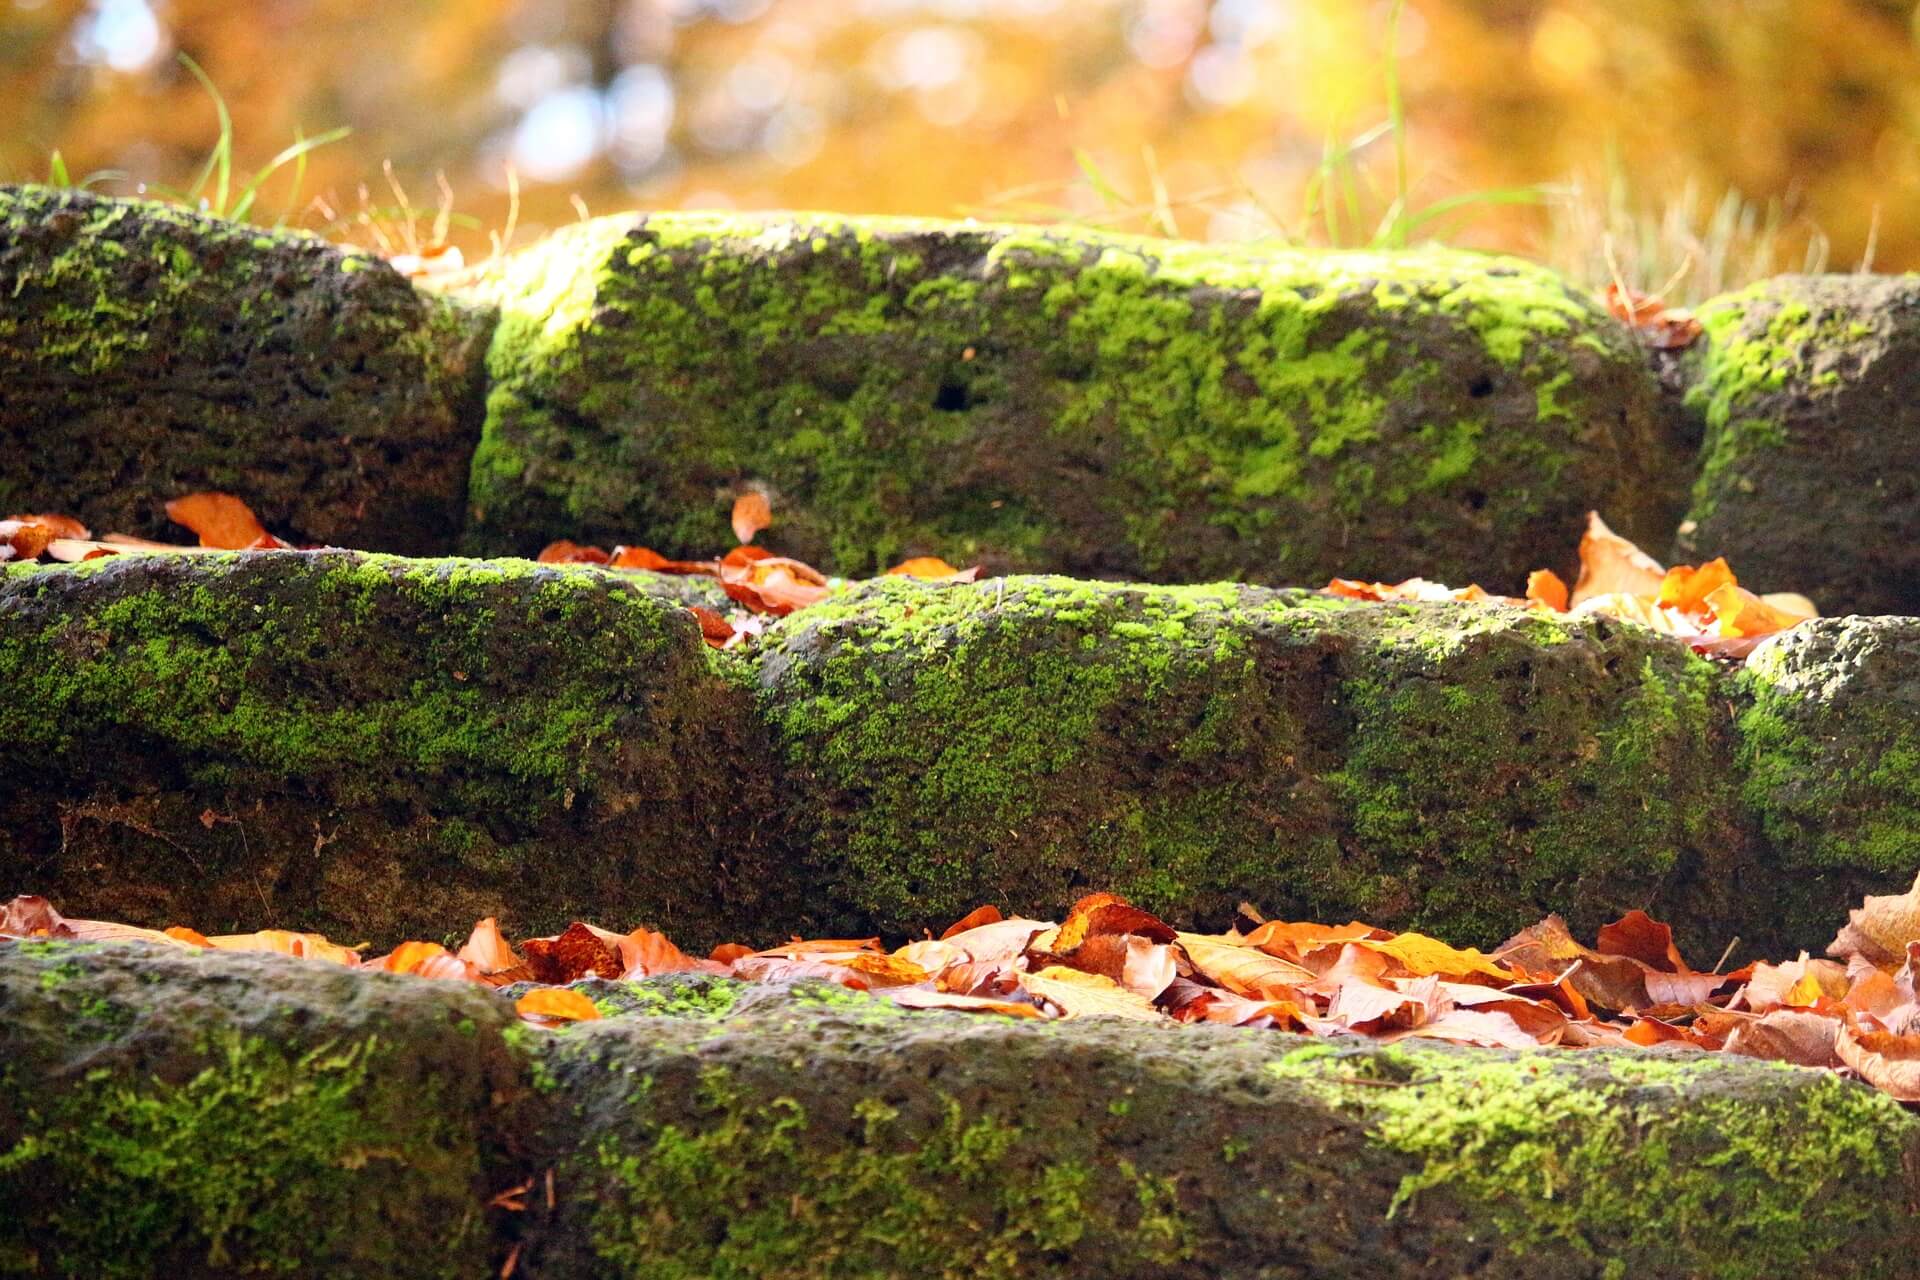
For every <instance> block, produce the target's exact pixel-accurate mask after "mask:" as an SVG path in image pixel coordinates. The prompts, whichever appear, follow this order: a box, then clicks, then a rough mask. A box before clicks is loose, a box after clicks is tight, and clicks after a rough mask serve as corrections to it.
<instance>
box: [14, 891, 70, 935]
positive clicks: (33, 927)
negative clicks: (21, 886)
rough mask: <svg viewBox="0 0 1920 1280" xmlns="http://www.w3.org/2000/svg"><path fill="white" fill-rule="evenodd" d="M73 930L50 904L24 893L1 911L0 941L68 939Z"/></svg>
mask: <svg viewBox="0 0 1920 1280" xmlns="http://www.w3.org/2000/svg"><path fill="white" fill-rule="evenodd" d="M72 936H73V929H72V927H71V926H69V925H68V924H67V921H66V918H65V917H64V916H62V915H61V914H60V913H59V912H58V911H55V910H54V909H53V904H52V903H51V902H48V901H47V900H46V899H45V898H42V897H40V896H39V895H37V894H31V893H24V894H21V895H20V896H19V897H17V898H15V899H13V900H12V901H11V902H9V903H7V905H6V906H5V907H0V938H71V937H72Z"/></svg>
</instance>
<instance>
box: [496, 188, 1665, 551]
mask: <svg viewBox="0 0 1920 1280" xmlns="http://www.w3.org/2000/svg"><path fill="white" fill-rule="evenodd" d="M479 296H481V297H483V298H484V299H486V300H487V301H488V302H493V303H498V304H499V305H500V306H501V308H502V317H501V323H500V326H499V328H498V330H497V331H496V336H495V339H494V343H493V347H492V352H491V355H490V357H489V366H490V374H491V383H490V392H489V399H488V405H487V423H486V428H485V432H484V435H483V438H482V441H481V444H480V449H479V452H478V454H477V455H476V457H475V460H474V471H473V481H472V489H471V498H472V523H471V527H470V530H469V545H470V546H471V547H474V548H476V549H482V550H489V551H499V550H509V551H516V552H520V553H529V552H531V551H532V550H533V549H534V548H536V547H537V546H538V545H539V544H540V543H541V542H542V541H543V540H544V539H546V538H549V537H553V536H559V535H565V536H568V537H581V538H586V539H591V540H600V541H608V540H622V541H633V542H641V543H645V544H647V545H649V546H653V547H654V548H656V549H658V550H661V551H664V552H668V553H686V554H711V553H712V552H713V550H714V549H715V548H716V547H722V546H725V545H727V532H726V525H725V520H726V513H727V510H728V505H729V503H730V501H731V499H732V497H733V495H734V494H735V493H737V492H738V491H739V490H740V489H742V488H743V487H747V486H760V487H763V488H765V489H767V490H768V491H769V492H770V493H771V494H772V496H773V499H774V509H775V513H776V523H775V525H774V528H773V530H772V531H771V532H770V534H769V535H768V537H769V540H770V542H771V544H772V545H774V546H776V547H778V548H779V549H781V550H783V551H786V552H789V553H792V554H796V555H800V556H802V557H804V558H807V559H811V560H814V561H816V562H818V563H820V564H821V565H822V566H823V567H827V568H830V569H832V570H834V571H837V572H841V573H847V574H858V573H863V572H867V571H871V570H875V569H879V568H884V567H885V566H886V565H887V564H889V563H891V562H892V561H893V560H895V559H897V558H899V557H902V556H905V555H908V554H913V553H933V554H941V555H945V556H947V557H948V558H950V559H952V560H954V561H956V562H960V561H966V560H981V561H984V562H985V563H986V564H988V565H989V566H990V567H993V568H996V569H1000V568H1012V569H1041V570H1049V571H1059V572H1070V573H1081V574H1087V575H1093V576H1128V577H1144V578H1148V579H1155V580H1162V581H1203V580H1208V579H1212V578H1219V577H1242V578H1252V579H1256V580H1259V581H1264V582H1276V583H1290V584H1308V585H1316V584H1317V583H1318V582H1319V581H1323V580H1325V579H1326V578H1327V577H1328V576H1329V575H1331V574H1333V573H1336V572H1338V573H1346V574H1353V575H1370V576H1391V577H1400V576H1404V575H1405V574H1406V573H1408V572H1410V571H1411V567H1417V568H1418V569H1419V570H1420V571H1421V572H1424V573H1428V574H1430V575H1432V576H1435V577H1441V578H1450V579H1454V580H1458V581H1466V580H1469V579H1473V578H1479V579H1483V580H1485V581H1488V582H1489V583H1493V584H1501V583H1504V584H1510V585H1515V586H1517V584H1518V582H1519V581H1521V580H1523V579H1524V575H1525V573H1526V571H1527V570H1528V569H1530V568H1533V567H1536V566H1537V565H1538V563H1539V561H1540V559H1541V557H1542V556H1543V555H1547V556H1554V555H1560V554H1563V551H1562V549H1564V554H1565V555H1566V556H1567V557H1568V558H1570V557H1571V554H1572V547H1573V546H1574V543H1575V541H1576V540H1577V537H1578V531H1579V528H1580V522H1581V519H1582V517H1583V516H1584V514H1585V512H1586V511H1587V510H1588V509H1589V508H1593V507H1597V508H1600V509H1602V510H1604V511H1606V512H1607V515H1608V518H1609V519H1610V520H1613V521H1614V522H1615V524H1616V526H1617V527H1621V528H1623V529H1624V530H1625V531H1627V532H1628V533H1630V534H1633V535H1636V536H1641V537H1645V538H1650V539H1652V540H1653V541H1654V542H1655V543H1656V544H1657V543H1661V542H1664V541H1665V539H1666V538H1667V536H1668V534H1669V532H1670V530H1671V528H1672V523H1673V519H1674V516H1675V514H1676V513H1677V511H1678V508H1679V501H1680V493H1679V490H1680V489H1682V488H1684V484H1685V479H1684V476H1683V473H1682V469H1681V468H1680V466H1679V465H1678V462H1677V459H1676V458H1675V457H1674V456H1673V455H1671V454H1670V453H1669V451H1668V448H1669V446H1668V443H1667V441H1666V440H1665V439H1664V438H1663V433H1662V429H1661V428H1660V426H1659V425H1658V422H1659V420H1660V418H1661V410H1660V409H1659V407H1658V404H1657V392H1656V389H1655V383H1654V381H1653V379H1652V376H1651V375H1650V373H1649V372H1648V370H1647V368H1646V367H1645V363H1644V361H1643V359H1642V357H1641V355H1640V353H1639V351H1638V348H1637V345H1636V344H1635V343H1634V342H1633V341H1632V339H1631V338H1630V337H1628V336H1627V335H1626V333H1625V331H1624V330H1623V329H1621V328H1620V327H1619V326H1618V325H1616V324H1615V323H1614V322H1613V321H1611V320H1609V319H1608V318H1607V317H1606V316H1605V315H1604V314H1603V313H1601V312H1600V311H1599V310H1598V309H1597V307H1596V306H1595V305H1594V304H1593V302H1592V301H1591V300H1590V299H1589V298H1587V297H1585V296H1584V295H1581V294H1579V293H1577V292H1576V291H1574V290H1572V289H1571V288H1569V287H1568V286H1567V285H1565V284H1564V283H1562V282H1561V281H1559V280H1558V279H1557V278H1555V277H1553V276H1552V275H1550V274H1548V273H1546V272H1544V271H1542V270H1540V269H1539V268H1536V267H1532V266H1529V265H1526V264H1523V263H1520V262H1518V261H1514V260H1508V259H1488V258H1483V257H1477V256H1469V255H1457V254H1446V253H1439V252H1419V253H1407V254H1359V253H1343V254H1317V253H1308V252H1294V251H1287V250H1280V249H1274V248H1271V247H1248V248H1227V247H1217V246H1198V245H1192V244H1183V243H1180V242H1170V241H1157V240H1147V239H1138V238H1127V237H1120V236H1109V235H1101V234H1096V233H1091V232H1084V231H1078V230H1071V229H1065V228H1049V229H1045V230H1040V229H1033V228H1012V227H984V226H976V225H973V224H955V223H938V222H921V221H904V220H890V219H851V220H839V219H831V218H812V217H797V216H789V215H769V216H755V217H742V218H733V217H717V216H706V215H667V214H654V215H646V216H627V217H617V218H607V219H601V220H599V221H596V222H592V223H588V224H585V225H582V226H579V227H576V228H572V229H569V230H567V231H564V232H562V233H560V234H558V235H555V236H554V237H552V238H551V239H549V240H548V241H546V242H545V243H543V244H542V245H540V246H538V247H536V248H535V249H534V250H532V251H530V252H528V253H525V254H522V255H520V256H518V257H516V258H514V259H512V260H511V261H510V262H509V263H508V264H507V266H506V268H505V269H504V270H503V272H502V273H501V274H500V275H499V277H498V278H496V279H495V280H493V281H492V282H491V283H490V284H489V285H487V286H486V287H484V288H482V289H480V290H479Z"/></svg>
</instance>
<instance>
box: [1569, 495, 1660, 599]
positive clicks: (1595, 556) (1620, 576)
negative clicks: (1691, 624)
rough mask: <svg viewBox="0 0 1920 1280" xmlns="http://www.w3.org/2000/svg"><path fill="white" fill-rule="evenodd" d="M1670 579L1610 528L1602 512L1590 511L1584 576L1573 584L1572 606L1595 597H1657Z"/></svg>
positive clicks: (1582, 546)
mask: <svg viewBox="0 0 1920 1280" xmlns="http://www.w3.org/2000/svg"><path fill="white" fill-rule="evenodd" d="M1666 576H1667V571H1666V569H1665V568H1663V567H1662V566H1661V564H1660V562H1659V561H1658V560H1655V559H1654V558H1653V557H1652V556H1650V555H1648V554H1647V553H1646V552H1644V551H1642V550H1641V549H1640V548H1639V547H1636V546H1634V545H1633V544H1632V543H1631V542H1628V541H1627V540H1626V539H1625V538H1623V537H1621V536H1620V535H1619V534H1617V533H1615V532H1614V531H1613V530H1611V529H1609V528H1607V522H1606V521H1605V520H1602V519H1601V518H1600V513H1599V512H1597V511H1589V512H1587V531H1586V533H1585V534H1583V535H1582V536H1581V538H1580V576H1579V578H1578V579H1576V580H1575V581H1574V584H1573V595H1572V597H1571V598H1570V603H1571V604H1573V605H1578V604H1580V603H1581V602H1582V601H1584V600H1590V599H1592V598H1593V597H1595V596H1610V595H1629V596H1652V595H1656V594H1658V593H1659V590H1660V584H1661V582H1662V581H1664V580H1665V578H1666Z"/></svg>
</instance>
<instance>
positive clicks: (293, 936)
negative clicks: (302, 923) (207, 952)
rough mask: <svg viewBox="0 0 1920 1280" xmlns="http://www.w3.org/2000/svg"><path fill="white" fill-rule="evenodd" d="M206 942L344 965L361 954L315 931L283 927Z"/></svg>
mask: <svg viewBox="0 0 1920 1280" xmlns="http://www.w3.org/2000/svg"><path fill="white" fill-rule="evenodd" d="M207 945H208V946H210V947H213V948H214V949H216V950H219V951H273V952H277V953H279V954H280V955H283V956H296V957H298V958H300V959H303V960H327V961H331V962H332V963H334V964H344V965H358V964H359V963H360V953H359V952H357V951H355V950H353V949H352V948H350V947H343V946H340V945H339V944H338V943H333V942H328V941H327V940H326V939H325V938H323V937H321V936H320V935H319V934H317V933H290V932H288V931H287V930H285V929H262V930H260V931H259V932H258V933H233V934H226V935H224V936H222V937H217V938H208V939H207Z"/></svg>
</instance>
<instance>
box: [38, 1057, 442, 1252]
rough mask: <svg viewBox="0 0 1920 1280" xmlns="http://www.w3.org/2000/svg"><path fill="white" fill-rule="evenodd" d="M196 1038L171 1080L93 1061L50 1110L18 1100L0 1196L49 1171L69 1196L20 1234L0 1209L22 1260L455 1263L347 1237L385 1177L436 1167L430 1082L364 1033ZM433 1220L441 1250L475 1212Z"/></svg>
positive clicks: (359, 1228) (408, 1243) (438, 1135)
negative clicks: (305, 1040)
mask: <svg viewBox="0 0 1920 1280" xmlns="http://www.w3.org/2000/svg"><path fill="white" fill-rule="evenodd" d="M208 1052H209V1057H210V1064H209V1065H208V1066H207V1067H205V1068H204V1069H203V1070H201V1071H200V1072H199V1073H198V1074H196V1075H193V1076H192V1077H190V1078H188V1079H186V1080H184V1081H181V1082H178V1083H165V1082H162V1081H159V1080H129V1079H127V1078H126V1077H124V1076H121V1075H118V1074H115V1073H113V1072H110V1071H108V1070H105V1069H98V1070H94V1071H92V1072H89V1073H88V1074H87V1075H86V1076H85V1077H83V1078H82V1079H81V1080H79V1081H78V1082H76V1083H75V1084H74V1085H73V1086H72V1087H70V1088H68V1089H65V1090H64V1091H62V1092H61V1093H60V1094H59V1101H58V1104H57V1107H56V1108H55V1109H54V1110H52V1111H49V1112H46V1113H41V1112H37V1111H34V1110H28V1111H27V1113H26V1114H25V1116H24V1117H23V1119H24V1123H25V1135H24V1136H23V1137H22V1138H20V1139H19V1140H18V1141H17V1142H15V1143H14V1144H13V1145H12V1146H11V1147H10V1148H9V1149H7V1150H5V1151H4V1152H0V1199H6V1200H9V1201H11V1202H13V1203H16V1204H18V1203H25V1202H26V1192H25V1188H27V1187H28V1186H30V1185H31V1186H41V1185H45V1184H47V1183H49V1182H51V1183H53V1184H55V1185H58V1186H60V1187H61V1188H63V1189H64V1190H65V1193H66V1194H65V1195H64V1196H63V1197H61V1198H60V1199H59V1200H58V1201H57V1202H56V1203H54V1204H53V1205H52V1207H51V1208H50V1209H49V1210H48V1211H47V1212H46V1213H44V1214H43V1215H37V1216H36V1217H35V1219H34V1221H33V1222H32V1230H31V1234H30V1235H28V1236H24V1237H23V1236H21V1235H20V1234H19V1232H20V1231H21V1229H22V1228H23V1227H24V1226H25V1225H26V1224H24V1223H21V1222H20V1221H19V1220H18V1219H11V1218H7V1217H0V1249H11V1250H12V1251H13V1252H14V1255H15V1256H16V1258H17V1257H22V1256H24V1257H26V1258H28V1259H30V1260H31V1261H30V1262H29V1263H28V1265H27V1266H26V1267H25V1270H26V1271H27V1272H28V1273H29V1274H39V1273H43V1272H45V1273H53V1274H60V1275H88V1276H101V1277H120V1276H125V1277H136V1276H146V1275H150V1274H153V1268H154V1267H155V1266H157V1265H161V1264H162V1263H163V1262H164V1261H165V1260H166V1259H169V1258H177V1259H181V1260H184V1261H188V1262H190V1263H191V1264H193V1265H204V1266H205V1267H206V1268H208V1269H209V1270H212V1271H217V1272H221V1273H224V1274H251V1273H260V1272H269V1273H277V1274H290V1275H311V1274H314V1272H313V1271H312V1270H311V1263H312V1260H313V1259H314V1258H317V1257H333V1258H341V1257H354V1256H359V1257H361V1258H362V1260H363V1261H365V1262H366V1263H368V1264H369V1265H370V1266H374V1267H376V1268H377V1269H380V1270H382V1271H385V1272H387V1273H388V1274H395V1273H404V1274H408V1275H424V1274H447V1275H452V1274H454V1272H453V1271H452V1270H450V1269H448V1268H434V1267H431V1266H423V1265H421V1262H420V1260H419V1259H418V1258H415V1259H413V1260H411V1261H409V1262H407V1263H406V1265H404V1266H399V1267H396V1264H397V1263H398V1262H399V1261H400V1260H399V1259H396V1258H384V1259H383V1258H378V1257H375V1256H372V1254H374V1253H377V1250H368V1249H365V1248H363V1247H361V1245H358V1244H356V1243H355V1238H356V1237H357V1236H359V1235H361V1234H362V1233H363V1230H364V1228H363V1225H362V1223H361V1222H360V1216H361V1214H362V1213H363V1212H366V1211H368V1209H369V1206H370V1203H371V1202H372V1199H373V1198H374V1197H376V1196H377V1194H378V1191H377V1189H378V1188H379V1187H380V1186H381V1185H382V1184H385V1183H388V1182H390V1180H391V1179H392V1178H393V1176H394V1175H395V1174H396V1173H397V1172H398V1171H401V1170H406V1169H411V1170H414V1171H416V1172H426V1173H432V1172H434V1171H439V1170H443V1169H444V1168H445V1167H446V1165H447V1162H448V1153H447V1151H446V1150H445V1137H444V1135H443V1133H442V1131H441V1128H442V1122H441V1121H439V1120H437V1119H436V1118H434V1117H435V1109H434V1105H433V1102H432V1098H431V1089H432V1086H431V1084H426V1085H424V1086H423V1085H421V1084H419V1083H405V1082H397V1081H396V1082H381V1081H379V1080H378V1079H377V1078H376V1077H375V1076H373V1075H371V1074H370V1068H371V1067H372V1065H373V1064H374V1063H375V1062H376V1060H377V1059H378V1056H379V1054H380V1047H379V1045H378V1044H377V1043H376V1042H375V1041H374V1040H372V1039H367V1040H364V1041H361V1042H358V1043H355V1044H349V1045H337V1046H329V1047H322V1048H318V1049H312V1050H308V1051H306V1052H302V1053H295V1052H292V1051H289V1050H287V1049H284V1048H282V1047H280V1046H278V1045H276V1044H273V1043H270V1042H268V1041H265V1040H259V1039H251V1038H246V1037H241V1036H238V1035H235V1034H232V1033H223V1034H221V1035H219V1036H216V1037H215V1038H214V1040H213V1042H212V1044H211V1045H210V1046H209V1050H208ZM423 1087H424V1088H425V1089H426V1090H427V1093H428V1096H427V1097H425V1098H421V1099H417V1100H416V1101H414V1102H413V1103H412V1104H411V1105H402V1106H401V1107H398V1108H397V1107H396V1105H395V1103H396V1098H395V1093H396V1091H397V1090H399V1089H402V1088H405V1089H410V1090H418V1089H421V1088H423ZM402 1114H404V1115H408V1116H411V1117H412V1120H411V1121H410V1122H409V1123H408V1124H406V1125H405V1126H401V1125H399V1124H396V1123H395V1121H396V1118H397V1116H399V1115H402ZM436 1228H437V1230H438V1231H440V1232H441V1233H442V1235H441V1238H440V1240H439V1241H438V1242H437V1244H438V1245H439V1246H440V1247H441V1248H443V1249H444V1251H445V1252H444V1256H445V1257H447V1258H450V1259H451V1258H455V1257H459V1256H461V1255H463V1254H464V1253H466V1252H467V1250H468V1249H469V1248H470V1247H471V1244H472V1241H473V1239H474V1237H475V1235H476V1234H477V1232H478V1231H479V1230H480V1217H479V1214H478V1213H477V1212H476V1213H474V1214H472V1215H470V1216H468V1217H467V1218H465V1219H464V1220H462V1219H453V1220H445V1221H441V1222H439V1223H437V1224H436ZM390 1238H391V1237H390ZM400 1243H401V1244H402V1245H403V1246H404V1247H408V1248H412V1247H415V1246H417V1245H418V1243H419V1242H418V1241H414V1240H401V1241H400ZM0 1256H4V1253H0ZM450 1266H451V1264H450V1263H449V1267H450ZM388 1268H395V1269H394V1270H388Z"/></svg>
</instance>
